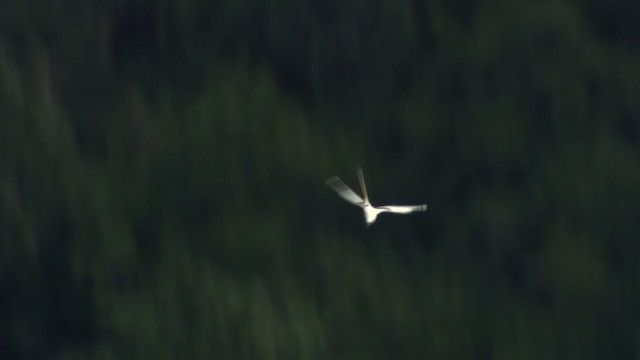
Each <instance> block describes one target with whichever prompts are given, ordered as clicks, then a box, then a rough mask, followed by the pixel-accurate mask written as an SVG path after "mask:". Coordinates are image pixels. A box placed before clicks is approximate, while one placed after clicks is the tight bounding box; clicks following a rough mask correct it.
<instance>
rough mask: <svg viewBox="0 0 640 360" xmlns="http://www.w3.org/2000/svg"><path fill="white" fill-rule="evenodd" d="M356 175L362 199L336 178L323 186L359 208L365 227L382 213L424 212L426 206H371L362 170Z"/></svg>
mask: <svg viewBox="0 0 640 360" xmlns="http://www.w3.org/2000/svg"><path fill="white" fill-rule="evenodd" d="M356 173H357V174H358V181H359V182H360V188H361V189H362V194H363V196H364V199H362V198H361V197H360V196H359V195H358V194H356V193H355V192H354V191H353V190H351V189H350V188H349V187H348V186H347V184H345V183H344V182H343V181H342V180H340V178H339V177H337V176H332V177H330V178H328V179H327V180H325V184H327V185H328V186H329V187H330V188H332V189H333V190H335V192H337V193H338V195H339V196H340V197H341V198H343V199H345V200H347V201H348V202H350V203H352V204H353V205H357V206H360V207H361V208H362V211H363V212H364V219H365V221H366V222H367V227H369V226H371V224H373V223H374V222H375V221H376V218H377V217H378V215H379V214H381V213H384V212H390V213H395V214H409V213H412V212H414V211H426V210H427V204H424V205H386V206H377V207H376V206H373V205H371V203H370V202H369V195H367V187H366V185H365V183H364V175H363V174H362V169H361V168H357V169H356Z"/></svg>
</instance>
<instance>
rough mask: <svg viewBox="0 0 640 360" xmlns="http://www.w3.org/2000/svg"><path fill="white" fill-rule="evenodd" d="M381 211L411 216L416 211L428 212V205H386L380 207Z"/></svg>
mask: <svg viewBox="0 0 640 360" xmlns="http://www.w3.org/2000/svg"><path fill="white" fill-rule="evenodd" d="M379 208H380V209H385V210H387V211H389V212H392V213H396V214H409V213H412V212H414V211H426V210H427V204H424V205H386V206H380V207H379Z"/></svg>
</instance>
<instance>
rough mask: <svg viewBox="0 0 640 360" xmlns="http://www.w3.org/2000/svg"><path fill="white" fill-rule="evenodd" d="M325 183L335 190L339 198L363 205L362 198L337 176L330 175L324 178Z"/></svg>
mask: <svg viewBox="0 0 640 360" xmlns="http://www.w3.org/2000/svg"><path fill="white" fill-rule="evenodd" d="M325 184H327V185H329V187H330V188H332V189H333V190H335V192H337V193H338V195H340V197H341V198H343V199H345V200H347V201H348V202H350V203H352V204H354V205H358V206H360V207H361V206H363V204H364V200H362V198H361V197H360V196H358V194H356V193H355V192H353V190H351V189H350V188H349V187H348V186H347V184H345V183H344V182H342V180H340V178H339V177H337V176H333V177H330V178H328V179H327V180H325Z"/></svg>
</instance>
